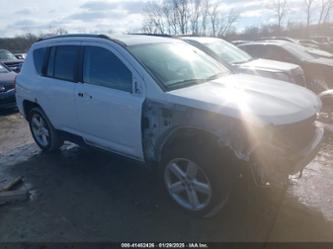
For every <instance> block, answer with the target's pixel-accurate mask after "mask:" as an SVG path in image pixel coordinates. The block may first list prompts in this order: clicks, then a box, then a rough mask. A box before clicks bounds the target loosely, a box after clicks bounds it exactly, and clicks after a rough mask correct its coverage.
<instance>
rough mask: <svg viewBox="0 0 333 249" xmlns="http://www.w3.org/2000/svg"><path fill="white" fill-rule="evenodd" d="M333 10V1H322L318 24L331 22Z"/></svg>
mask: <svg viewBox="0 0 333 249" xmlns="http://www.w3.org/2000/svg"><path fill="white" fill-rule="evenodd" d="M332 9H333V0H320V13H319V19H318V24H319V25H320V24H323V23H327V22H328V21H329V17H330V13H331V11H332Z"/></svg>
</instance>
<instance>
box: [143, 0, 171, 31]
mask: <svg viewBox="0 0 333 249" xmlns="http://www.w3.org/2000/svg"><path fill="white" fill-rule="evenodd" d="M144 13H145V19H144V22H143V30H144V32H146V33H153V34H157V33H160V34H164V33H165V32H166V27H165V21H164V19H163V14H164V12H163V8H161V7H160V5H159V4H158V3H153V2H149V3H148V4H147V5H146V8H145V9H144Z"/></svg>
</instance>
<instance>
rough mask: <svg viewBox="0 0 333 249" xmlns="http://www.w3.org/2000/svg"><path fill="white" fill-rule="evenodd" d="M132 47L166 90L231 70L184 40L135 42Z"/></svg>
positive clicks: (204, 79)
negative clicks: (156, 42)
mask: <svg viewBox="0 0 333 249" xmlns="http://www.w3.org/2000/svg"><path fill="white" fill-rule="evenodd" d="M129 50H130V52H131V53H132V54H133V55H134V56H135V57H136V58H137V59H138V60H139V61H140V62H141V63H142V64H143V65H144V66H145V67H146V68H147V70H148V71H149V72H150V73H151V74H152V75H153V76H154V77H155V78H156V79H157V80H158V81H159V82H160V83H161V84H162V85H163V86H164V87H165V88H166V90H173V89H177V88H182V87H187V86H190V85H194V84H200V83H204V82H207V81H209V80H212V79H214V78H218V77H220V76H221V74H227V73H229V70H228V69H227V68H225V67H224V66H223V65H221V64H219V63H218V62H217V61H216V60H214V59H213V58H212V57H210V56H209V55H207V54H205V53H204V52H202V51H200V50H199V49H197V48H195V47H193V46H191V45H188V44H186V43H182V42H166V43H158V44H144V45H135V46H132V47H129Z"/></svg>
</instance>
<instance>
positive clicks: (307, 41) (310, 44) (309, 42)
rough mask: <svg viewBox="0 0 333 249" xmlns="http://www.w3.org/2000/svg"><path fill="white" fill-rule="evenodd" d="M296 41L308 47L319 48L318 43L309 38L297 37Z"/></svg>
mask: <svg viewBox="0 0 333 249" xmlns="http://www.w3.org/2000/svg"><path fill="white" fill-rule="evenodd" d="M297 41H298V43H300V44H301V45H302V46H304V47H310V48H317V49H321V47H320V43H319V42H317V41H315V40H310V39H298V40H297ZM324 50H325V49H324Z"/></svg>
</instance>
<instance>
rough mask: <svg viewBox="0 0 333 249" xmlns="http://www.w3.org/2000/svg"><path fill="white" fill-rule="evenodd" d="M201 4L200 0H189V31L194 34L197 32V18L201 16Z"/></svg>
mask: <svg viewBox="0 0 333 249" xmlns="http://www.w3.org/2000/svg"><path fill="white" fill-rule="evenodd" d="M201 5H202V0H191V1H190V15H189V20H190V28H191V33H192V34H194V35H198V34H199V19H200V17H201Z"/></svg>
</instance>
